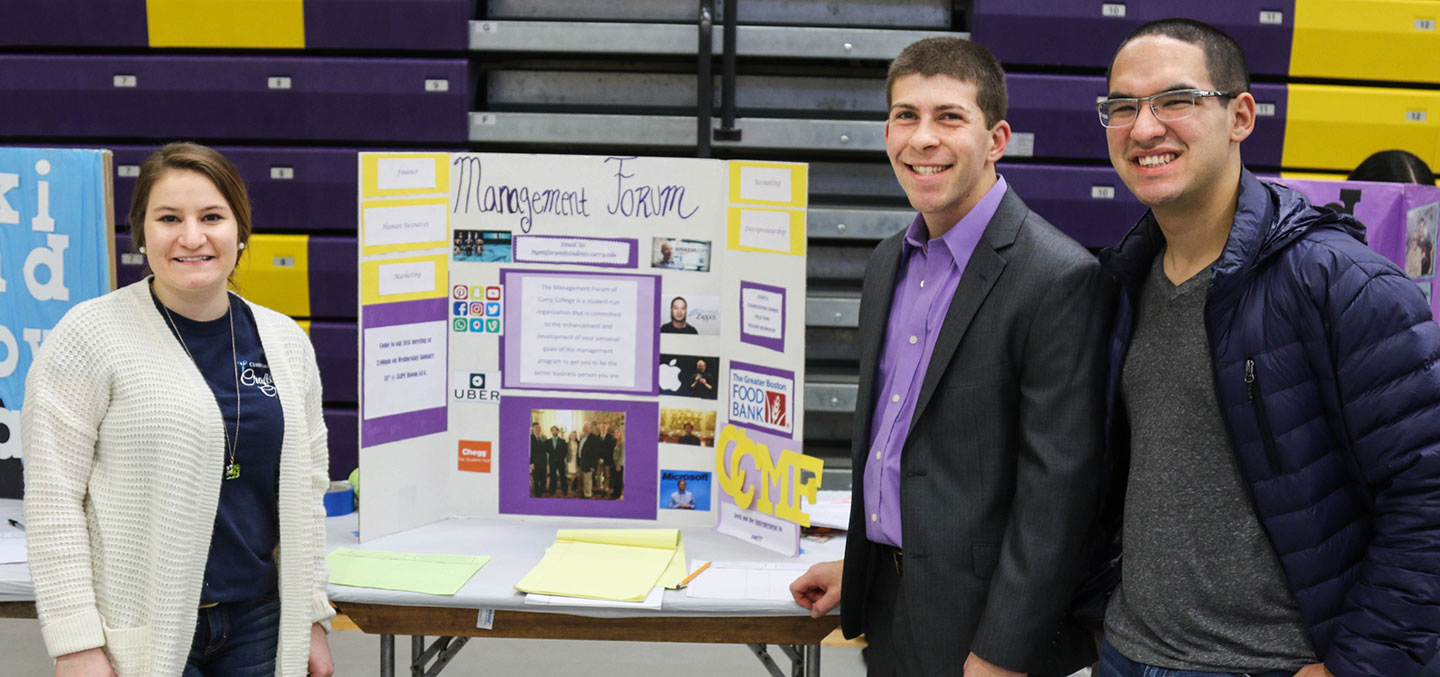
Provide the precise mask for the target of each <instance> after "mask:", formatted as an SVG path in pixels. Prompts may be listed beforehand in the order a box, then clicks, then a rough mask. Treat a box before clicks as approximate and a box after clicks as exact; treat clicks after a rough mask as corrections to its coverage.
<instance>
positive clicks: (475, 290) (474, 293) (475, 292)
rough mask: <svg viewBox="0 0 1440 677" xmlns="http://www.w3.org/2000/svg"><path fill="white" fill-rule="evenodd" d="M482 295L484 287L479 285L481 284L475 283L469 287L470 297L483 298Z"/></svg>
mask: <svg viewBox="0 0 1440 677" xmlns="http://www.w3.org/2000/svg"><path fill="white" fill-rule="evenodd" d="M484 295H485V288H484V287H481V286H478V285H477V286H474V287H471V288H470V298H472V299H480V298H484Z"/></svg>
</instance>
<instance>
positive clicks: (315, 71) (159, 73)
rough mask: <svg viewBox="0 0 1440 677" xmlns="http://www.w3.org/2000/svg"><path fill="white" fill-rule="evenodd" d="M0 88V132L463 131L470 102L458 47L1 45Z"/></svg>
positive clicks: (230, 135)
mask: <svg viewBox="0 0 1440 677" xmlns="http://www.w3.org/2000/svg"><path fill="white" fill-rule="evenodd" d="M277 78H288V83H284V81H282V80H277ZM440 82H443V83H444V85H443V87H442V86H441V85H439V84H438V83H440ZM427 83H428V84H427ZM272 84H273V87H272ZM281 84H286V85H287V86H285V87H282V86H280V85H281ZM442 90H443V91H442ZM0 91H4V92H6V93H7V94H8V95H9V96H10V97H11V98H13V99H14V100H16V101H25V102H26V105H24V106H13V107H11V109H10V110H7V112H6V114H5V115H3V116H0V138H4V137H17V136H30V137H48V138H56V137H61V138H64V137H86V138H94V137H121V138H151V139H167V140H168V139H176V138H193V139H206V140H212V141H213V140H215V139H267V140H276V141H280V140H290V141H385V142H394V143H405V142H452V143H463V142H464V141H465V140H466V139H467V137H468V113H469V109H470V96H469V91H470V86H469V74H468V68H467V64H466V62H465V61H464V60H463V59H336V58H318V57H235V56H225V57H216V56H186V57H172V56H113V55H103V56H68V55H5V56H0Z"/></svg>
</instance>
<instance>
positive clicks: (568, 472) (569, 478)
mask: <svg viewBox="0 0 1440 677" xmlns="http://www.w3.org/2000/svg"><path fill="white" fill-rule="evenodd" d="M566 441H567V442H568V443H569V444H568V446H569V447H570V450H569V451H568V452H566V453H565V486H566V487H567V488H568V492H567V493H568V494H569V495H571V496H574V495H575V478H576V477H577V476H578V475H579V474H580V438H579V437H578V436H576V435H575V431H574V430H571V431H570V437H569V438H568V439H567V440H566Z"/></svg>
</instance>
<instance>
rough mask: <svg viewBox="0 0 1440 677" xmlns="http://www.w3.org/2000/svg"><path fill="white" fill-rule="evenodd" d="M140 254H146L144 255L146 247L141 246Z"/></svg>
mask: <svg viewBox="0 0 1440 677" xmlns="http://www.w3.org/2000/svg"><path fill="white" fill-rule="evenodd" d="M140 253H141V254H144V253H145V245H140Z"/></svg>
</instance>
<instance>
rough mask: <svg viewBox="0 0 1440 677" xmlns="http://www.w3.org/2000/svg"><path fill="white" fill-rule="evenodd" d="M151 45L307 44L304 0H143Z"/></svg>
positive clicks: (265, 46) (258, 45)
mask: <svg viewBox="0 0 1440 677" xmlns="http://www.w3.org/2000/svg"><path fill="white" fill-rule="evenodd" d="M145 16H146V22H147V24H148V25H149V29H150V46H151V47H258V48H264V49H282V48H296V49H299V48H304V47H305V6H304V3H303V2H302V0H145Z"/></svg>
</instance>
